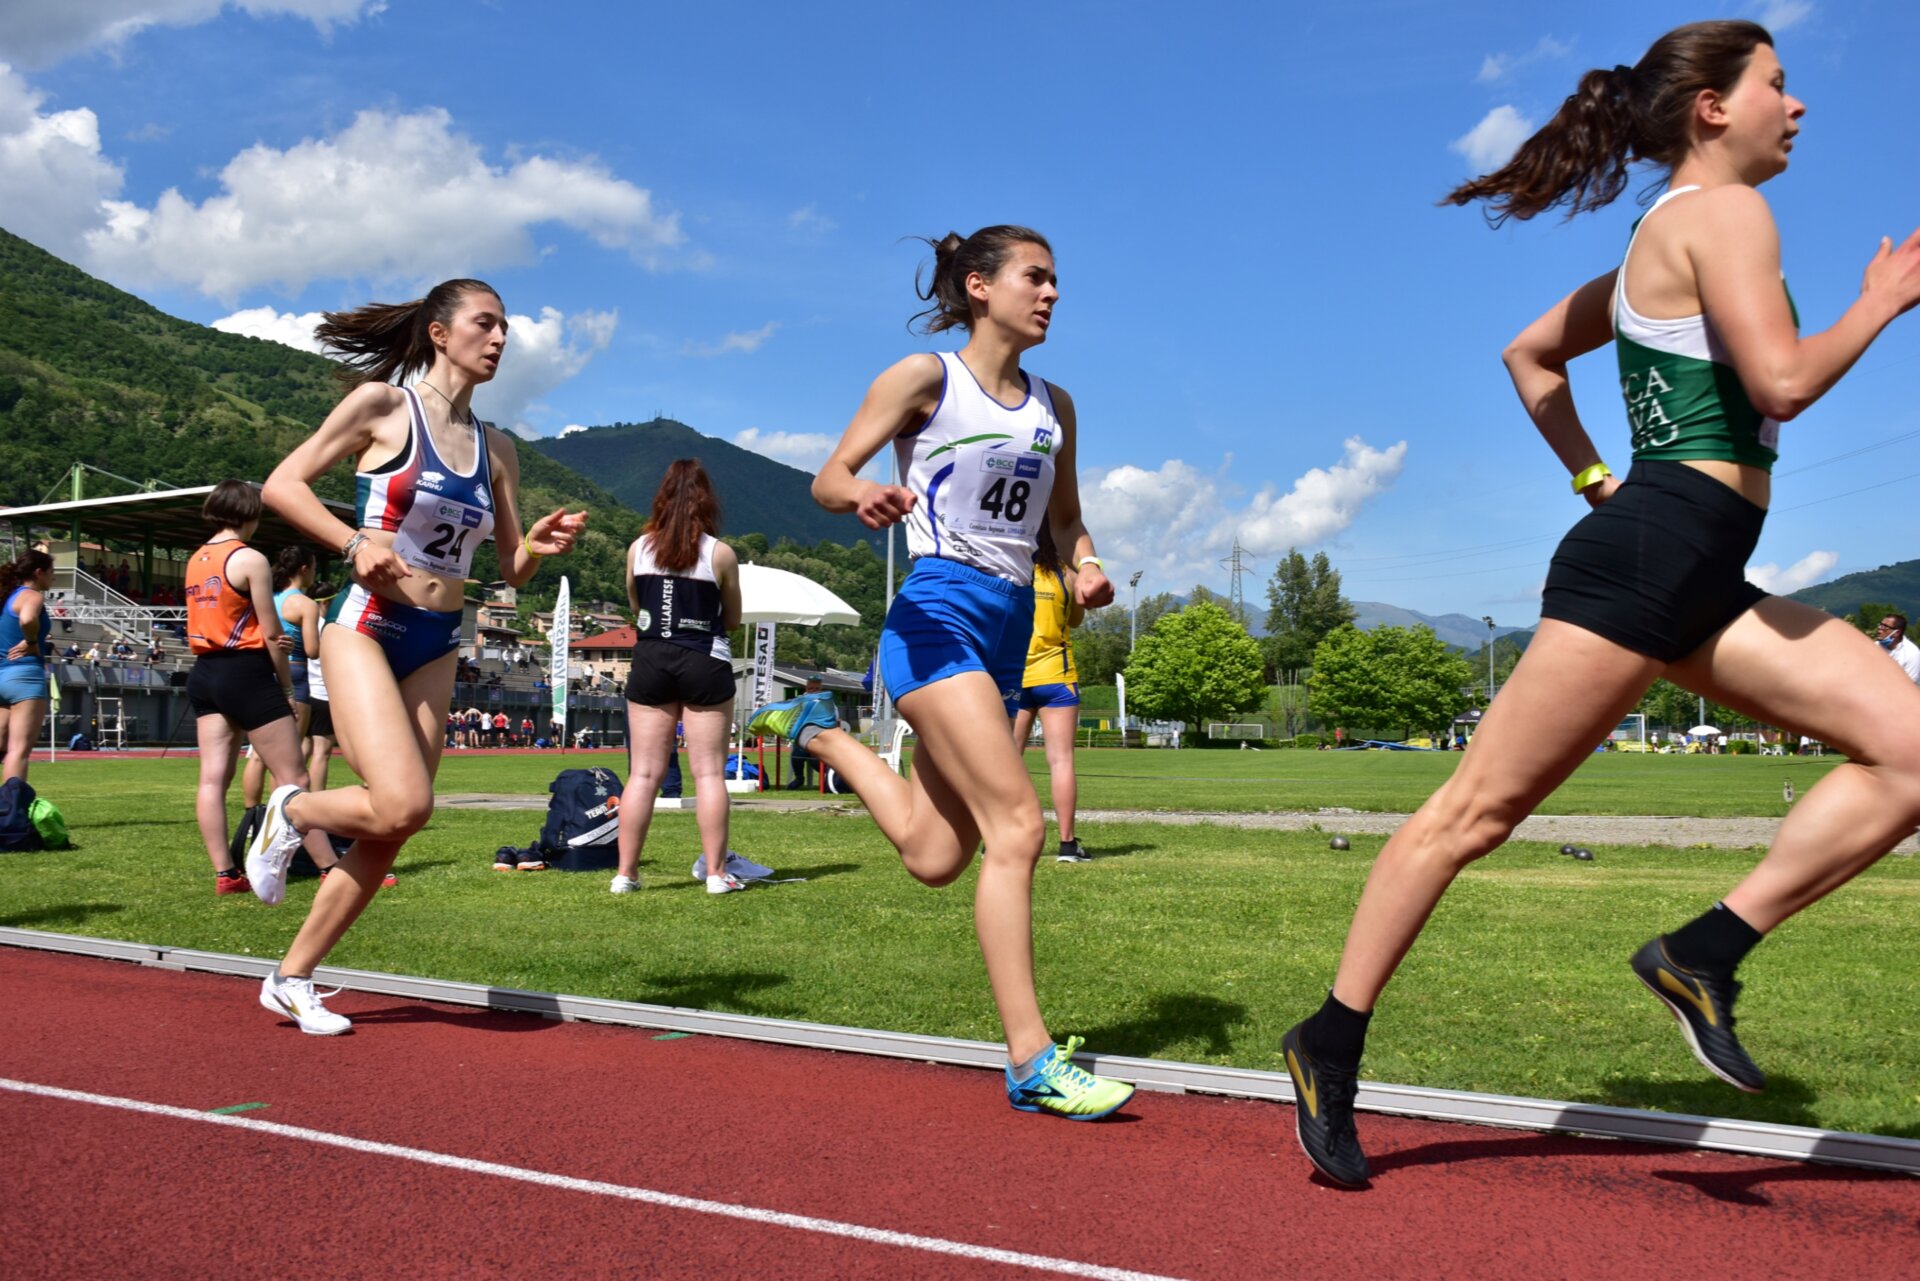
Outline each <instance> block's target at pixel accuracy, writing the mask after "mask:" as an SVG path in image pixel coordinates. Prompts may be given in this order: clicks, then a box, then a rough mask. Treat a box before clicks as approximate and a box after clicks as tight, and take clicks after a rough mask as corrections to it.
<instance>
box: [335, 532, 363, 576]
mask: <svg viewBox="0 0 1920 1281" xmlns="http://www.w3.org/2000/svg"><path fill="white" fill-rule="evenodd" d="M366 541H367V536H366V535H365V534H363V533H361V532H359V531H358V530H356V531H354V535H353V537H352V538H349V539H348V540H347V545H346V546H345V547H342V548H341V549H340V558H341V559H342V560H344V561H346V562H347V568H348V569H352V568H353V554H354V553H355V552H357V551H359V550H360V545H361V544H362V543H364V542H366Z"/></svg>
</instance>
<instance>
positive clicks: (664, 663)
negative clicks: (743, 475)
mask: <svg viewBox="0 0 1920 1281" xmlns="http://www.w3.org/2000/svg"><path fill="white" fill-rule="evenodd" d="M719 532H720V508H719V504H718V503H716V502H715V501H714V497H713V485H712V482H710V481H709V480H708V479H707V473H706V469H705V468H703V467H701V466H700V464H699V463H698V462H696V461H695V460H693V459H691V458H682V459H680V460H678V461H677V462H675V463H673V464H672V465H671V466H669V467H668V468H667V474H666V475H665V476H663V477H662V478H661V480H660V488H659V490H658V491H656V492H655V494H654V496H653V515H652V516H651V517H650V518H649V519H648V521H647V527H646V530H645V532H643V533H642V534H641V535H640V537H638V538H636V539H634V540H633V545H632V546H631V547H629V548H628V549H627V604H628V606H630V607H631V608H632V610H633V616H634V623H633V629H634V633H635V640H634V643H633V663H632V666H631V667H630V668H629V670H628V673H627V750H628V754H629V762H630V763H629V765H628V771H629V772H628V774H627V788H626V791H625V792H623V793H622V794H621V797H620V868H619V871H618V874H617V875H615V876H614V878H613V887H612V888H613V892H614V893H615V894H630V893H632V892H633V891H634V890H637V889H639V888H640V847H641V846H642V845H644V844H646V840H647V825H648V824H649V823H651V822H652V821H653V798H654V795H655V794H656V793H657V792H659V790H660V779H661V778H662V776H663V775H665V773H666V768H667V762H668V761H669V760H671V759H672V758H673V754H674V750H675V737H676V735H675V726H676V724H679V723H684V724H685V726H686V741H687V765H688V767H689V768H691V769H692V770H693V785H694V797H695V799H694V813H695V816H696V817H697V818H698V820H699V824H700V848H701V850H702V852H704V853H705V855H706V859H707V893H709V894H726V893H729V892H731V891H733V890H739V889H745V888H746V887H745V886H744V885H742V884H741V883H740V882H739V881H737V880H735V879H734V878H733V876H732V874H731V873H729V872H728V871H727V868H726V858H727V815H728V798H727V780H726V770H725V765H726V759H727V728H728V726H729V725H731V724H732V720H733V646H732V644H731V642H729V641H728V639H727V633H728V632H729V631H731V630H732V629H734V628H736V627H738V626H739V625H740V562H739V561H738V560H737V559H736V558H735V557H734V554H733V548H731V547H729V546H727V545H726V544H725V543H723V542H721V541H720V540H719V539H718V538H717V537H715V535H716V534H718V533H719Z"/></svg>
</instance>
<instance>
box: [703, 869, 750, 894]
mask: <svg viewBox="0 0 1920 1281" xmlns="http://www.w3.org/2000/svg"><path fill="white" fill-rule="evenodd" d="M746 888H747V883H746V882H745V881H743V880H741V879H740V878H739V877H737V876H735V875H734V874H733V873H732V872H722V873H721V874H720V875H718V876H709V877H708V878H707V893H709V894H731V893H733V892H734V891H735V890H744V889H746Z"/></svg>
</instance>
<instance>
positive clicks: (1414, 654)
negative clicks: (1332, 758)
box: [1307, 624, 1473, 737]
mask: <svg viewBox="0 0 1920 1281" xmlns="http://www.w3.org/2000/svg"><path fill="white" fill-rule="evenodd" d="M1472 680H1473V669H1472V668H1471V667H1470V666H1469V665H1468V664H1467V660H1466V659H1464V658H1462V657H1460V656H1459V655H1458V654H1455V653H1453V652H1451V651H1450V650H1448V649H1447V647H1446V645H1444V644H1443V643H1442V642H1441V640H1440V638H1439V637H1438V636H1435V635H1434V634H1433V629H1432V628H1431V627H1376V628H1374V629H1373V630H1372V631H1370V632H1363V631H1361V630H1360V629H1359V628H1357V627H1354V626H1352V625H1351V624H1348V625H1347V626H1344V627H1336V628H1334V629H1333V631H1331V632H1329V633H1328V634H1327V638H1326V639H1325V640H1323V641H1321V642H1320V644H1319V646H1318V647H1317V648H1316V649H1315V650H1314V651H1313V676H1312V678H1311V679H1309V680H1308V682H1307V688H1308V691H1309V694H1308V706H1309V707H1310V708H1311V709H1312V711H1313V714H1314V715H1315V716H1317V717H1319V718H1320V720H1321V721H1323V722H1324V723H1326V724H1328V725H1339V726H1345V727H1346V728H1348V729H1350V730H1355V731H1368V730H1374V731H1386V732H1394V733H1399V734H1401V735H1402V736H1403V737H1412V736H1413V735H1414V734H1415V733H1416V732H1418V731H1421V730H1435V729H1439V728H1442V727H1444V726H1447V725H1451V724H1452V723H1453V718H1454V717H1456V716H1458V715H1459V714H1460V713H1461V712H1462V711H1464V710H1465V709H1466V707H1467V705H1468V702H1469V699H1468V696H1467V694H1466V693H1465V692H1464V690H1465V687H1466V686H1467V685H1468V684H1469V683H1470V682H1471V681H1472Z"/></svg>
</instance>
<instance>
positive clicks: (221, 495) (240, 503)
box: [200, 480, 262, 530]
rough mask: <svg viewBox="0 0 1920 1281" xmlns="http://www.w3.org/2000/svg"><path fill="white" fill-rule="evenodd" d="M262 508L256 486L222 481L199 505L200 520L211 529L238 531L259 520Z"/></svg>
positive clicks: (244, 482)
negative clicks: (245, 525)
mask: <svg viewBox="0 0 1920 1281" xmlns="http://www.w3.org/2000/svg"><path fill="white" fill-rule="evenodd" d="M261 510H262V508H261V505H260V490H259V487H258V486H255V485H250V484H248V483H247V482H246V481H244V480H223V481H221V482H220V483H219V484H218V485H215V486H214V487H213V492H212V493H211V494H208V495H207V501H206V502H204V503H201V504H200V519H201V520H202V521H204V522H205V523H206V524H207V525H208V526H209V527H210V528H212V529H216V530H219V529H238V528H240V526H242V525H244V524H246V523H247V522H248V521H250V520H259V519H260V512H261Z"/></svg>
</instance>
